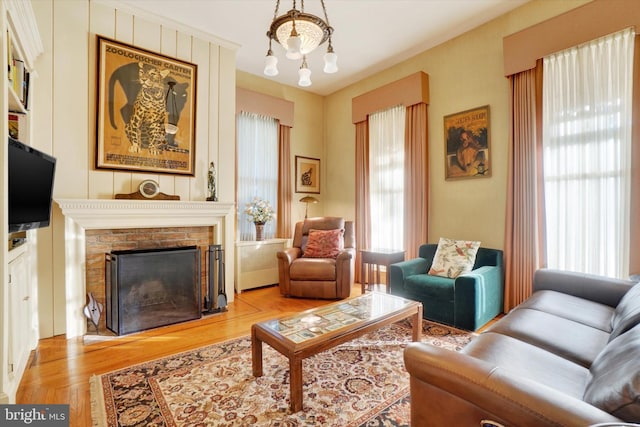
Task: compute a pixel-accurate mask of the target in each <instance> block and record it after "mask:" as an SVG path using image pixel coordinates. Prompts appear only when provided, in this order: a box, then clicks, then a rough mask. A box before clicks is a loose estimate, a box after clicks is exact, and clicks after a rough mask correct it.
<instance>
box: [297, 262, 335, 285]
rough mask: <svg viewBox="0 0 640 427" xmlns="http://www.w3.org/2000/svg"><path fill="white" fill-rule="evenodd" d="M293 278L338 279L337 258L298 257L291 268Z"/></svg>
mask: <svg viewBox="0 0 640 427" xmlns="http://www.w3.org/2000/svg"><path fill="white" fill-rule="evenodd" d="M289 277H290V278H291V280H327V281H333V280H336V260H335V259H333V258H297V259H295V260H293V262H292V263H291V268H289Z"/></svg>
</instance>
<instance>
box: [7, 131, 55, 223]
mask: <svg viewBox="0 0 640 427" xmlns="http://www.w3.org/2000/svg"><path fill="white" fill-rule="evenodd" d="M8 153H9V156H8V162H7V163H8V166H9V191H8V193H9V233H14V232H16V231H23V230H31V229H34V228H41V227H48V226H49V224H50V221H51V203H52V195H53V181H54V177H55V171H56V159H55V157H52V156H50V155H49V154H46V153H43V152H42V151H39V150H36V149H35V148H33V147H30V146H28V145H26V144H23V143H22V142H20V141H17V140H15V139H13V138H9V150H8Z"/></svg>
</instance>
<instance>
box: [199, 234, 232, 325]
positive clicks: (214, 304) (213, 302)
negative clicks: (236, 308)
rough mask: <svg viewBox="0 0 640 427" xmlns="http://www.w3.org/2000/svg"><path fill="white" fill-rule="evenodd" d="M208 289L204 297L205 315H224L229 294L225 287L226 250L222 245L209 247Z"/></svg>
mask: <svg viewBox="0 0 640 427" xmlns="http://www.w3.org/2000/svg"><path fill="white" fill-rule="evenodd" d="M207 262H208V266H207V267H208V268H207V273H208V278H207V280H208V287H207V294H206V295H205V297H204V310H203V312H202V313H203V314H214V313H222V312H224V311H227V294H226V293H225V285H224V277H225V274H224V269H225V265H224V249H222V245H209V250H208V256H207Z"/></svg>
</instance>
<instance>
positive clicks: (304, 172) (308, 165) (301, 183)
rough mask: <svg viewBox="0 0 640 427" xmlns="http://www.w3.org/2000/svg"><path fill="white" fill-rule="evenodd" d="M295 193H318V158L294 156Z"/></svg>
mask: <svg viewBox="0 0 640 427" xmlns="http://www.w3.org/2000/svg"><path fill="white" fill-rule="evenodd" d="M296 193H313V194H320V159H314V158H311V157H302V156H296Z"/></svg>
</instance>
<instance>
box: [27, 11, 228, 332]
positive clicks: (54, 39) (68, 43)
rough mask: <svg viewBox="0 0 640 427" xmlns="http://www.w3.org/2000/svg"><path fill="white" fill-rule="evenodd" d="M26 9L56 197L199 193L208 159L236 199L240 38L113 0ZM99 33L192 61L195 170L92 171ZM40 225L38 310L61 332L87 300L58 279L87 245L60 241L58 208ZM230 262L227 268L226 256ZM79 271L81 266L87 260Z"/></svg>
mask: <svg viewBox="0 0 640 427" xmlns="http://www.w3.org/2000/svg"><path fill="white" fill-rule="evenodd" d="M33 8H34V11H35V14H36V18H37V21H38V27H39V30H40V33H41V35H42V39H43V42H44V47H45V53H44V54H43V55H41V57H40V58H39V60H38V61H37V63H36V68H37V71H38V78H37V80H36V82H34V98H33V116H34V138H33V142H34V145H35V146H37V147H39V148H42V149H44V150H46V151H48V152H51V153H53V155H54V156H55V157H56V158H57V159H58V167H57V174H56V183H55V189H54V199H55V198H66V199H71V198H76V199H112V198H113V197H114V195H115V194H117V193H130V192H133V191H135V190H136V189H137V187H138V184H139V183H140V182H141V181H142V180H144V179H147V178H151V179H155V180H157V181H158V182H159V184H160V188H161V191H162V192H164V193H167V194H177V195H179V196H180V198H181V200H188V201H199V200H204V199H205V198H206V189H207V185H206V181H207V170H208V164H209V162H211V161H214V162H215V163H216V169H217V182H218V195H219V200H220V201H221V202H233V200H234V176H235V158H234V156H235V150H234V141H235V120H234V112H235V86H236V82H235V69H236V65H235V51H236V49H237V45H235V44H233V43H231V42H227V41H224V40H221V39H218V38H216V37H215V36H214V35H212V34H205V33H201V32H198V31H196V30H193V29H189V28H188V27H184V26H182V25H180V24H177V23H174V22H166V21H162V20H160V19H159V18H157V17H155V16H152V15H149V14H144V13H141V12H139V11H137V10H135V9H132V8H131V7H129V6H126V7H125V6H124V5H121V4H119V3H118V2H117V1H112V0H91V1H90V0H55V1H54V0H38V1H34V2H33ZM212 31H215V29H213V30H212ZM97 35H102V36H105V37H108V38H112V39H115V40H118V41H120V42H123V43H128V44H132V45H134V46H137V47H141V48H144V49H148V50H151V51H155V52H159V53H162V54H164V55H167V56H170V57H175V58H178V59H181V60H184V61H188V62H191V63H194V64H196V65H197V67H198V69H197V95H196V132H195V137H196V162H195V176H194V177H185V176H183V175H182V176H180V175H175V176H174V175H167V174H147V173H130V172H123V171H108V170H96V168H95V151H96V141H95V135H96V129H95V123H96V118H95V106H96V88H97V84H96V68H97V66H96V64H97V60H96V59H97V58H96V57H97V49H96V48H97V40H96V37H97ZM38 233H40V234H39V238H38V241H39V242H41V241H42V242H44V243H43V244H44V245H46V246H45V247H42V248H39V251H38V257H39V259H40V263H41V264H42V265H43V266H44V267H43V268H41V269H40V270H42V271H39V272H38V276H39V288H38V292H39V300H38V303H39V309H38V313H39V317H40V322H39V323H40V337H42V338H45V337H49V336H53V335H59V334H64V333H66V332H67V324H66V318H67V313H66V307H67V304H68V302H69V301H76V302H77V301H78V299H82V300H84V299H85V295H84V294H82V295H79V294H77V295H74V294H73V293H72V292H71V291H69V289H68V286H66V283H68V281H69V280H71V279H72V278H69V277H65V275H66V274H68V273H65V268H64V267H65V262H66V260H67V259H68V257H67V254H68V253H70V252H76V251H84V248H81V247H74V245H73V242H69V241H68V238H67V239H66V241H65V224H64V218H63V216H62V214H61V213H60V210H59V209H58V208H57V207H54V217H53V225H52V226H51V227H49V228H47V229H43V230H41V231H39V232H38ZM231 249H232V248H229V252H230V253H233V251H232V250H231ZM227 268H228V269H231V271H233V260H231V264H228V265H227ZM79 270H80V272H81V273H80V274H82V272H83V271H84V268H81V269H79Z"/></svg>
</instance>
